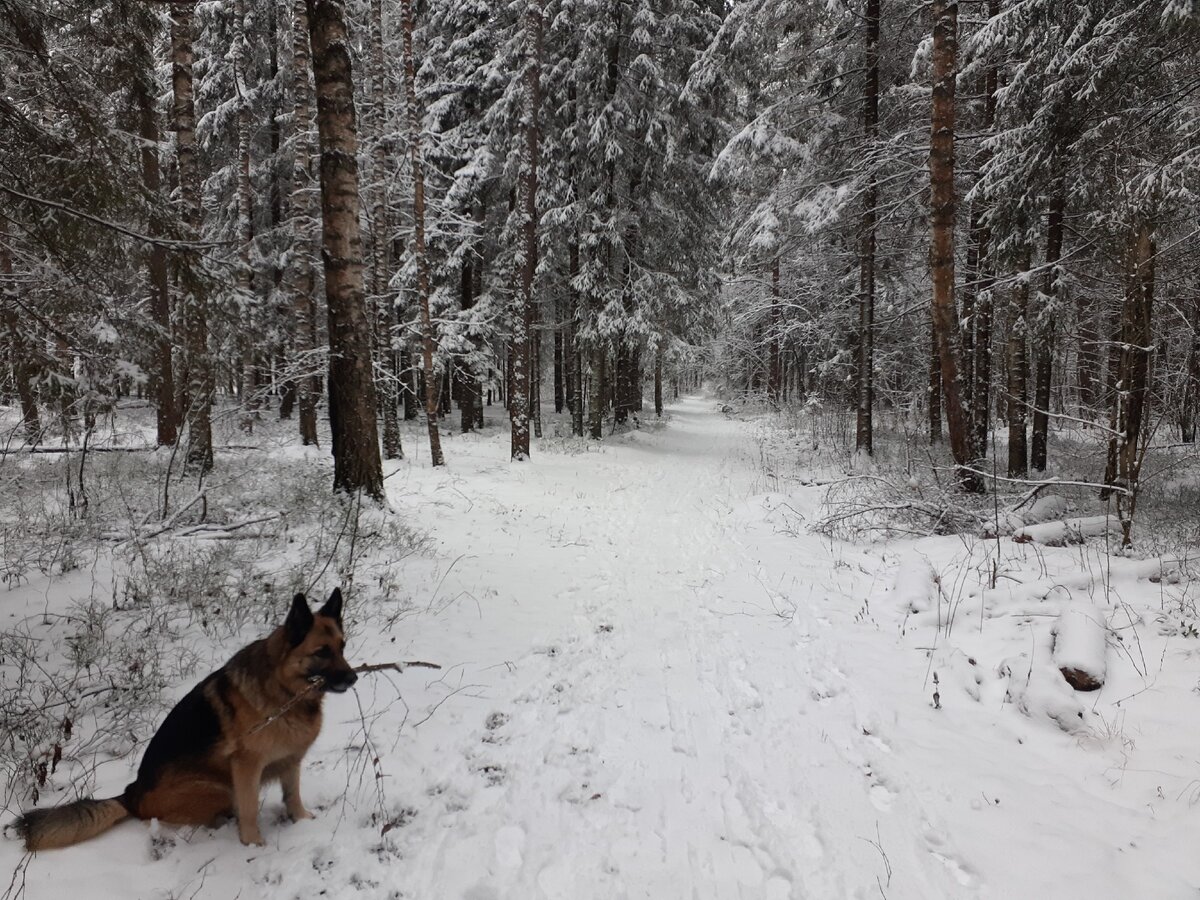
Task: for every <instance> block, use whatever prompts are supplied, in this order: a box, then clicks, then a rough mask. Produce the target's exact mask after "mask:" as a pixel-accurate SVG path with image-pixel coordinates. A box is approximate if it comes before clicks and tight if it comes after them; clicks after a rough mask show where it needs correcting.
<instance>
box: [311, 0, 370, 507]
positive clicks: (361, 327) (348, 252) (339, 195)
mask: <svg viewBox="0 0 1200 900" xmlns="http://www.w3.org/2000/svg"><path fill="white" fill-rule="evenodd" d="M307 2H308V27H309V38H310V40H311V42H312V59H313V75H314V82H315V85H316V94H317V134H318V137H319V140H320V149H321V221H322V224H323V226H324V227H323V239H322V245H323V250H324V254H323V255H324V264H325V298H326V305H327V307H328V320H329V377H328V382H329V384H328V390H329V425H330V432H331V436H332V442H333V458H334V472H333V484H334V490H337V491H342V492H346V493H356V492H359V491H361V492H364V493H366V494H367V495H368V496H370V497H373V498H376V499H380V500H381V499H383V469H382V464H381V462H380V458H379V433H378V430H377V427H376V422H375V380H374V378H373V377H372V371H371V326H370V321H369V320H368V318H367V304H366V297H365V294H364V289H363V288H364V286H363V260H362V238H361V235H360V234H359V211H360V210H359V199H358V198H359V192H358V132H357V126H356V122H355V112H354V81H353V76H352V73H351V69H350V54H349V43H350V42H349V35H348V34H347V31H346V15H345V7H344V5H343V3H342V2H341V0H307Z"/></svg>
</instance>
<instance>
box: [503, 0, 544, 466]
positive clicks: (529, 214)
mask: <svg viewBox="0 0 1200 900" xmlns="http://www.w3.org/2000/svg"><path fill="white" fill-rule="evenodd" d="M542 2H543V0H527V2H526V5H525V25H524V28H525V42H526V45H525V71H524V74H523V76H522V78H523V87H524V104H525V106H524V115H523V127H524V132H525V133H524V138H525V146H524V148H523V149H524V153H523V155H522V158H521V173H520V176H519V186H520V192H521V232H520V233H521V259H520V271H519V272H518V281H519V287H518V291H517V308H516V309H515V310H514V313H513V316H512V320H513V339H512V347H513V353H514V358H513V388H514V390H513V396H512V399H511V402H510V403H509V416H510V418H511V422H512V458H513V460H525V459H528V458H529V424H530V422H529V417H530V405H531V402H532V398H531V392H532V388H533V385H532V379H533V349H534V342H533V320H534V276H535V274H536V273H537V261H538V211H537V191H538V164H539V158H538V157H539V154H540V150H541V130H540V125H539V116H540V107H541V77H542Z"/></svg>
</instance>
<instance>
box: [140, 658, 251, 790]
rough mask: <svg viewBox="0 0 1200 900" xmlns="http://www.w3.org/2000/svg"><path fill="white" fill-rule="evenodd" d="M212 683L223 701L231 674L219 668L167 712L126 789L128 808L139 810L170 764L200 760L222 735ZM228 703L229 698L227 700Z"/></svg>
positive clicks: (215, 691) (216, 693)
mask: <svg viewBox="0 0 1200 900" xmlns="http://www.w3.org/2000/svg"><path fill="white" fill-rule="evenodd" d="M210 684H211V685H213V687H214V688H215V690H214V691H213V693H214V694H215V695H216V696H217V697H218V698H219V699H221V700H224V696H225V694H226V693H227V692H228V690H229V676H228V675H226V674H225V672H224V671H222V670H220V669H218V670H217V671H216V672H213V673H212V674H211V675H209V676H208V677H207V678H205V679H204V680H203V681H201V682H200V683H199V684H198V685H196V686H195V687H194V688H192V689H191V690H190V691H188V692H187V694H186V695H185V696H184V698H183V699H182V700H180V701H179V702H178V703H177V704H175V707H174V709H172V710H171V711H170V712H169V713H167V717H166V718H165V719H163V723H162V725H160V726H159V728H158V731H156V732H155V733H154V737H152V738H151V739H150V743H149V744H148V745H147V746H146V752H145V754H144V755H143V756H142V762H141V764H140V765H139V766H138V773H137V780H135V781H134V782H133V783H132V784H130V785H129V786H128V787H126V788H125V795H124V797H123V798H122V801H123V802H124V804H125V806H126V808H127V809H129V810H131V811H133V810H136V809H137V806H138V799H139V797H140V796H141V794H142V793H144V792H145V791H149V790H150V789H151V788H153V787H154V786H155V785H156V784H157V783H158V779H159V778H160V777H161V775H162V773H163V770H164V769H165V768H166V767H167V766H168V765H174V764H178V763H180V762H181V761H200V760H203V759H204V758H205V757H206V756H207V755H208V751H209V750H210V749H211V748H212V747H213V745H215V744H216V743H217V741H218V740H220V738H221V720H220V718H219V717H218V716H217V711H216V710H215V709H213V706H212V703H211V702H209V698H208V696H207V695H208V691H207V690H206V688H207V687H208V686H209V685H210ZM225 702H226V703H228V701H225Z"/></svg>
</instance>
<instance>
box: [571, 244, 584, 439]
mask: <svg viewBox="0 0 1200 900" xmlns="http://www.w3.org/2000/svg"><path fill="white" fill-rule="evenodd" d="M567 256H568V266H569V273H570V276H571V309H572V313H571V367H572V376H571V391H572V401H571V433H572V434H575V435H578V436H579V437H583V351H584V348H583V341H581V340H580V339H579V316H580V313H581V312H582V310H581V309H580V301H579V291H577V290H576V289H575V279H576V278H577V277H578V276H579V244H578V243H577V242H575V241H571V246H570V247H569V248H568V250H567Z"/></svg>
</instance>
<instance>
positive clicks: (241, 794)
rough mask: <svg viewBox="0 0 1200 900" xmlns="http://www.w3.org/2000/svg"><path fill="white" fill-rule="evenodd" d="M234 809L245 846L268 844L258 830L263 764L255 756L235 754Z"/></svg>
mask: <svg viewBox="0 0 1200 900" xmlns="http://www.w3.org/2000/svg"><path fill="white" fill-rule="evenodd" d="M232 774H233V808H234V812H236V813H237V821H238V836H239V837H240V838H241V839H242V843H243V844H256V845H258V846H259V847H261V846H263V845H264V844H265V843H266V842H265V841H264V840H263V837H262V832H261V831H259V830H258V792H259V786H260V785H261V783H262V762H261V761H260V760H259V759H257V758H256V757H254V756H250V755H245V754H235V755H234V757H233V759H232Z"/></svg>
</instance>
